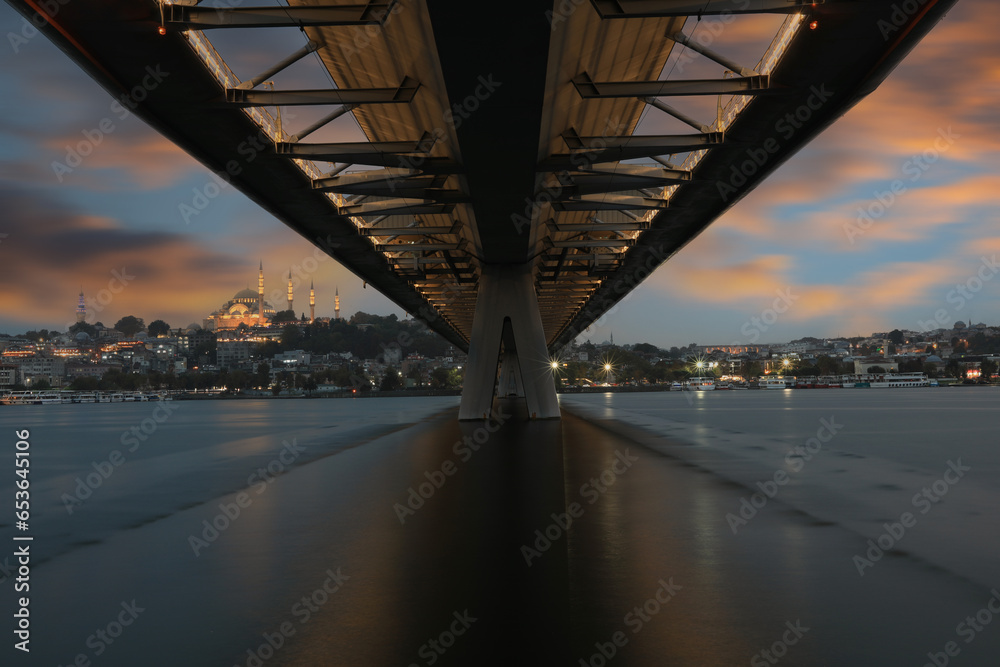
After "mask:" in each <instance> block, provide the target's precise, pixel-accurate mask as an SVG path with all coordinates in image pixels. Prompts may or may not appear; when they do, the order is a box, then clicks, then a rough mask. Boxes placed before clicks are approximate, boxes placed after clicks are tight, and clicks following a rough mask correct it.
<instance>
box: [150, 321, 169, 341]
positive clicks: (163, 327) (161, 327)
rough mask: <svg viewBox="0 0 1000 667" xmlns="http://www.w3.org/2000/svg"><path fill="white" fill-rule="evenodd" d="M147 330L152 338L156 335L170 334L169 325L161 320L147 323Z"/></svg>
mask: <svg viewBox="0 0 1000 667" xmlns="http://www.w3.org/2000/svg"><path fill="white" fill-rule="evenodd" d="M147 331H148V332H149V335H150V336H152V337H153V338H156V337H157V336H166V335H168V334H170V325H169V324H167V323H166V322H164V321H163V320H153V321H152V322H150V323H149V328H148V329H147Z"/></svg>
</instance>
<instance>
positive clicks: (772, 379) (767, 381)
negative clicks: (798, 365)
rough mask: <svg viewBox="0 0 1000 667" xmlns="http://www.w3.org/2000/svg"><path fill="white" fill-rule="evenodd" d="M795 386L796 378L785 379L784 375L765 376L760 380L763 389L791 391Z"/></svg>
mask: <svg viewBox="0 0 1000 667" xmlns="http://www.w3.org/2000/svg"><path fill="white" fill-rule="evenodd" d="M794 386H795V378H794V377H785V376H784V375H765V376H764V377H762V378H761V379H760V388H761V389H791V388H792V387H794Z"/></svg>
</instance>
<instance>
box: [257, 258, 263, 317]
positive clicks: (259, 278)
mask: <svg viewBox="0 0 1000 667" xmlns="http://www.w3.org/2000/svg"><path fill="white" fill-rule="evenodd" d="M257 324H258V325H259V326H264V260H261V261H260V273H258V274H257Z"/></svg>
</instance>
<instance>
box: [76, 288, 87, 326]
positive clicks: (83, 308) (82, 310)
mask: <svg viewBox="0 0 1000 667" xmlns="http://www.w3.org/2000/svg"><path fill="white" fill-rule="evenodd" d="M86 319H87V302H86V301H84V300H83V288H82V287H81V288H80V302H79V303H78V304H76V321H77V322H83V321H84V320H86Z"/></svg>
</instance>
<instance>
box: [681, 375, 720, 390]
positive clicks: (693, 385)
mask: <svg viewBox="0 0 1000 667" xmlns="http://www.w3.org/2000/svg"><path fill="white" fill-rule="evenodd" d="M686 389H687V390H688V391H713V390H714V389H715V378H710V377H693V378H688V381H687V386H686Z"/></svg>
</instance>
